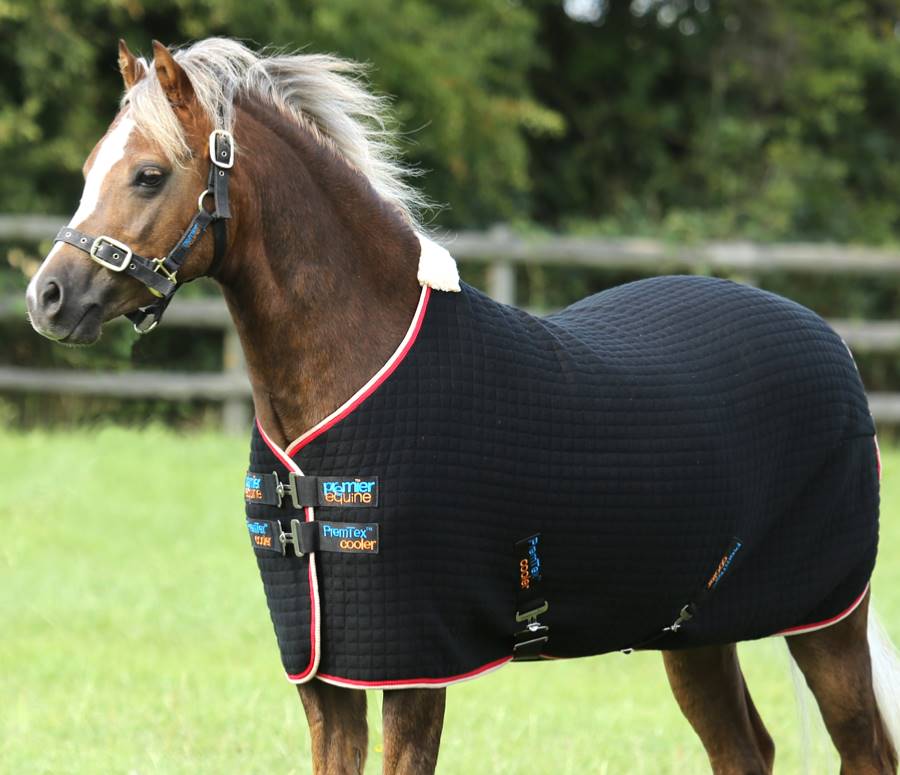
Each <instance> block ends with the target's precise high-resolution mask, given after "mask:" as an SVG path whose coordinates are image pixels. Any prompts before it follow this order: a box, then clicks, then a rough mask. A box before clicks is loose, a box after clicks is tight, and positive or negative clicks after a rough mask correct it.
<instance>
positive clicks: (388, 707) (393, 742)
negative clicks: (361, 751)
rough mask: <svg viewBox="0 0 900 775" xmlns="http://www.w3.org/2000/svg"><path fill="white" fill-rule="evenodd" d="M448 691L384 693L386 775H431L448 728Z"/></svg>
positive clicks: (396, 690) (420, 690)
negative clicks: (442, 734) (446, 717)
mask: <svg viewBox="0 0 900 775" xmlns="http://www.w3.org/2000/svg"><path fill="white" fill-rule="evenodd" d="M446 698H447V690H446V689H395V690H392V691H386V692H385V693H384V703H383V705H382V709H381V710H382V725H383V729H384V774H385V775H431V773H433V772H434V768H435V767H436V766H437V758H438V748H440V745H441V729H443V726H444V706H445V704H446Z"/></svg>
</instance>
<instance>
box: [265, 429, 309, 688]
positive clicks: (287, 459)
mask: <svg viewBox="0 0 900 775" xmlns="http://www.w3.org/2000/svg"><path fill="white" fill-rule="evenodd" d="M256 427H257V428H258V429H259V432H260V433H261V434H262V437H263V438H264V439H265V441H266V444H268V445H269V448H270V449H271V450H272V452H274V453H275V456H276V457H277V458H278V459H279V460H280V461H281V462H282V464H283V465H285V466H286V467H287V468H288V469H290V470H291V471H293V472H294V473H295V474H297V476H306V474H304V473H303V471H301V470H300V466H298V465H297V464H296V463H295V462H294V460H293V458H291V456H290V455H288V454H287V453H286V452H285V451H284V450H283V449H282V448H281V447H279V446H278V445H277V444H276V443H275V442H274V441H272V439H270V438H269V436H268V434H267V433H266V432H265V431H264V430H263V427H262V425H261V424H260V423H258V422H257V423H256ZM303 510H304V512H305V514H306V521H307V522H315V519H316V511H315V509H314V508H313V507H312V506H306V507H304V509H303ZM308 556H309V581H310V592H311V593H312V604H313V606H314V608H313V611H312V613H313V614H314V616H315V641H314V643H313V647H314V649H315V653H314V655H313V664H312V668H310V670H309V672H308V673H307V674H306V676H305V677H304V678H301V679H299V680H292V679H291V678H288V681H290V683H293V684H305V683H306V682H307V681H310V680H312V679H313V678H315V675H316V673H317V672H318V671H319V662H320V661H321V658H322V616H321V613H322V612H321V607H320V605H319V576H318V573H317V572H316V555H315V553H312V554H310V555H308Z"/></svg>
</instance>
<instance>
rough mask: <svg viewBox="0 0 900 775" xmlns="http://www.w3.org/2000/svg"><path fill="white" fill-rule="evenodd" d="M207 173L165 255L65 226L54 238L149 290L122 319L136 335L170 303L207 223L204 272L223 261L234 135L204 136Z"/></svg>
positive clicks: (218, 131)
mask: <svg viewBox="0 0 900 775" xmlns="http://www.w3.org/2000/svg"><path fill="white" fill-rule="evenodd" d="M209 160H210V165H209V176H208V177H207V182H206V189H204V191H203V192H202V193H201V194H200V197H199V199H198V200H197V214H196V215H195V216H194V217H193V218H192V219H191V222H190V223H189V224H188V226H187V228H186V229H185V230H184V233H183V234H182V235H181V236H180V237H179V238H178V241H177V242H176V243H175V245H174V246H173V247H172V249H171V250H170V251H169V252H168V254H167V255H166V256H165V258H146V257H144V256H141V255H138V254H137V253H135V252H134V251H133V250H132V249H131V248H130V247H128V245H126V244H125V243H124V242H119V241H118V240H116V239H113V238H112V237H108V236H106V235H105V234H101V235H100V236H99V237H91V236H90V235H88V234H85V233H84V232H81V231H78V230H77V229H73V228H71V227H70V226H64V227H63V228H62V229H60V230H59V232H58V233H57V235H56V238H55V239H54V242H64V243H66V244H67V245H72V246H73V247H76V248H78V249H79V250H83V251H84V252H85V253H87V254H88V255H89V256H90V257H91V260H92V261H94V262H95V263H97V264H100V266H102V267H104V268H105V269H108V270H109V271H111V272H122V273H124V274H127V275H129V276H131V277H133V278H134V279H135V280H138V281H139V282H141V283H143V284H144V285H146V286H147V288H149V290H150V293H152V294H153V295H154V296H156V297H157V299H158V300H157V301H155V302H154V303H153V304H150V305H148V306H146V307H141V308H140V309H137V310H135V311H134V312H130V313H128V314H127V315H126V317H127V318H128V319H129V320H130V321H131V322H132V324H133V325H134V330H135V331H137V332H138V333H139V334H146V333H148V332H149V331H152V330H153V329H154V328H156V326H157V325H158V324H159V321H160V320H162V316H163V313H164V312H165V311H166V308H167V307H168V306H169V302H171V301H172V297H173V296H174V295H175V291H177V290H178V288H180V287H181V286H180V285H179V284H178V279H177V276H178V272H179V270H180V269H181V267H182V266H183V265H184V262H185V260H186V259H187V256H188V253H190V251H191V249H192V248H193V247H194V245H196V244H197V242H199V240H200V238H201V237H202V236H203V234H204V232H205V231H206V230H207V229H208V228H209V227H210V226H212V232H213V240H214V249H213V250H214V252H213V260H212V264H210V267H209V271H208V272H207V274H208V275H215V273H216V272H217V271H218V269H219V267H220V266H221V264H222V259H223V258H224V256H225V250H226V247H227V242H228V231H227V228H226V225H225V221H226V220H227V219H229V218H231V208H230V207H229V203H228V177H229V172H230V170H231V168H232V167H233V166H234V138H233V137H232V135H231V132H228V131H225V130H224V129H215V130H213V132H212V133H211V134H210V136H209ZM209 196H211V197H212V199H213V209H212V211H209V210H207V209H206V198H207V197H209Z"/></svg>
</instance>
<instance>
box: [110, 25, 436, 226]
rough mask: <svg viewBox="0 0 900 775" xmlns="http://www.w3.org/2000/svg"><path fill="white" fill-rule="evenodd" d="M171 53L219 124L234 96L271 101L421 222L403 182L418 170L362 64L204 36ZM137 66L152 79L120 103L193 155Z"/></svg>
mask: <svg viewBox="0 0 900 775" xmlns="http://www.w3.org/2000/svg"><path fill="white" fill-rule="evenodd" d="M174 56H175V60H176V61H177V62H178V64H180V65H181V66H182V67H183V68H184V70H185V72H186V73H187V75H188V77H189V78H190V80H191V84H192V85H193V87H194V92H195V94H196V97H197V100H198V102H199V103H200V105H201V106H202V107H203V109H204V111H205V112H206V115H207V116H208V117H209V119H210V121H211V122H212V124H213V125H214V126H215V127H216V128H218V129H228V130H231V129H232V127H233V124H234V111H233V108H232V105H233V102H234V100H235V99H236V98H241V97H244V98H248V99H253V100H257V101H259V102H262V103H264V104H267V105H271V106H273V107H275V108H277V109H278V110H280V111H282V112H284V113H285V114H287V115H289V116H291V117H292V118H293V119H294V120H296V121H297V123H298V124H300V125H301V126H303V127H305V128H306V129H307V130H309V131H311V132H312V133H313V134H314V135H315V136H316V137H317V138H319V139H320V140H321V141H322V142H323V143H327V144H328V145H329V146H331V147H332V148H333V149H334V150H335V152H336V153H338V154H339V155H340V156H341V157H343V158H344V159H345V160H346V161H347V162H348V163H349V164H351V165H352V166H353V167H355V168H356V169H358V170H359V171H360V172H361V173H362V174H363V175H365V176H366V178H368V180H369V182H370V183H371V185H372V187H373V188H374V190H375V191H376V192H377V193H378V194H379V195H380V196H381V197H382V198H383V199H385V200H386V201H388V202H391V203H392V204H394V205H395V206H396V207H397V208H399V209H400V211H401V212H403V213H404V214H405V215H406V217H407V218H409V220H410V222H411V224H413V225H414V226H416V225H417V220H416V217H417V214H418V212H419V210H420V209H421V208H422V207H423V206H425V205H426V200H425V197H424V196H423V194H422V193H421V192H419V191H418V190H416V189H415V188H413V187H412V186H410V185H409V184H407V182H406V180H405V178H407V177H408V176H409V175H410V174H415V170H411V169H410V168H409V167H407V166H406V165H404V164H403V163H402V162H401V161H400V160H399V159H398V154H397V146H396V134H395V133H394V132H393V131H392V130H390V129H389V128H388V126H387V121H388V118H389V114H388V105H387V100H386V99H385V98H384V97H380V96H377V95H375V94H373V93H372V92H371V91H369V89H368V88H367V87H366V85H365V84H364V82H363V81H362V78H361V77H362V74H363V71H364V67H363V66H362V65H360V64H359V63H356V62H351V61H348V60H346V59H341V58H339V57H335V56H330V55H327V54H280V53H275V54H266V53H257V52H254V51H251V50H250V49H249V48H247V47H246V46H245V45H243V44H242V43H239V42H237V41H234V40H229V39H225V38H207V39H206V40H201V41H199V42H197V43H194V44H193V45H190V46H187V47H184V48H181V49H179V50H177V51H176V52H175V54H174ZM140 63H141V65H142V66H143V67H144V69H145V70H146V72H147V76H145V77H144V78H141V79H140V80H138V81H137V83H135V85H134V86H133V87H132V88H131V89H129V90H128V91H127V92H126V93H125V95H124V97H123V105H126V104H127V105H129V106H130V108H131V116H132V118H133V119H134V121H135V122H136V123H137V125H138V127H139V128H140V129H141V130H142V131H143V132H144V134H145V135H146V136H147V137H148V138H149V139H151V140H153V141H155V142H156V143H157V144H158V145H159V146H160V147H161V148H162V149H163V150H164V151H165V152H166V153H167V154H168V155H169V157H170V159H171V160H172V161H173V162H176V163H177V162H180V161H183V160H184V159H186V158H187V157H188V156H189V155H190V149H189V147H188V144H187V140H186V138H185V135H184V130H183V129H182V127H181V124H180V123H179V122H178V120H177V118H176V117H175V113H174V112H173V111H172V108H171V107H170V105H169V103H168V101H167V99H166V96H165V94H164V93H163V90H162V88H161V87H160V85H159V81H158V80H157V78H156V74H155V71H154V69H153V68H152V67H150V63H149V62H148V61H147V60H146V59H141V60H140Z"/></svg>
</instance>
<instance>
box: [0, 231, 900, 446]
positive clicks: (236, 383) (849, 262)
mask: <svg viewBox="0 0 900 775" xmlns="http://www.w3.org/2000/svg"><path fill="white" fill-rule="evenodd" d="M65 220H66V219H65V218H63V217H60V216H21V215H0V241H4V240H5V241H9V240H22V241H29V242H36V241H41V240H49V239H51V238H52V236H53V234H55V233H56V231H57V230H58V229H59V227H60V226H61V225H62V224H63V223H65ZM440 241H441V242H442V243H443V244H444V245H445V246H446V247H447V248H448V249H449V250H450V252H451V253H453V255H454V256H455V257H456V258H457V259H458V260H460V261H463V262H479V263H486V264H488V272H487V286H488V287H487V291H488V293H489V294H490V295H491V296H493V297H494V298H496V299H497V300H499V301H502V302H505V303H509V304H514V303H515V302H516V298H515V287H516V283H515V272H516V267H517V266H518V265H523V264H543V265H570V266H590V267H596V268H605V269H620V270H621V269H629V270H638V271H641V272H646V273H647V274H660V273H665V272H671V271H683V272H684V271H686V272H691V273H705V272H710V271H717V272H726V273H730V274H735V275H738V276H739V277H741V278H742V279H744V280H749V281H751V282H752V281H753V280H754V279H755V277H756V276H757V275H758V274H761V273H763V272H767V271H790V272H797V273H800V274H823V273H824V274H847V275H876V276H886V275H887V276H891V277H892V278H893V277H896V276H898V275H900V252H898V251H889V250H879V249H873V248H862V247H854V246H844V245H830V244H794V243H792V244H771V245H761V244H754V243H746V242H710V243H703V244H698V245H690V246H686V245H671V244H669V243H665V242H660V241H657V240H647V239H606V238H593V237H590V238H589V237H559V236H540V237H523V236H519V235H516V234H514V233H512V232H510V231H508V230H506V229H503V228H496V229H492V230H490V231H488V232H461V233H458V234H455V235H448V236H447V237H445V238H442V239H440ZM15 319H19V320H22V321H23V324H24V319H25V307H24V300H23V299H21V298H6V299H3V298H0V320H15ZM830 322H831V324H832V325H833V326H834V328H835V329H836V330H837V331H838V333H839V334H840V335H841V336H842V337H843V338H844V340H845V341H846V342H847V344H848V345H849V346H850V347H851V348H852V349H853V350H854V351H859V352H900V323H898V322H894V321H869V320H853V321H850V320H833V321H830ZM166 325H167V326H183V327H185V328H207V329H218V330H221V331H222V332H223V369H222V371H221V372H220V373H196V372H195V373H175V372H169V371H162V372H146V371H140V372H133V371H132V372H97V371H69V370H60V369H26V368H20V367H15V366H0V391H4V390H5V391H27V392H49V393H69V394H79V395H104V396H119V397H135V398H136V397H154V396H155V397H159V398H171V399H174V400H181V399H190V398H205V399H210V400H217V401H222V402H223V407H224V411H223V426H224V428H225V429H226V430H227V431H243V430H245V429H246V427H247V424H248V422H249V402H248V398H249V395H250V386H249V383H248V381H247V376H246V372H245V369H244V362H243V357H242V354H241V349H240V345H239V342H238V340H237V336H236V334H235V332H234V329H233V327H232V324H231V320H230V317H229V315H228V311H227V309H226V307H225V304H224V302H222V301H221V300H220V299H179V300H177V301H176V302H175V303H174V304H173V305H172V306H171V307H170V308H169V311H168V312H167V314H166ZM869 398H870V404H871V407H872V411H873V414H874V415H875V417H876V419H878V420H880V421H882V422H887V423H900V392H898V393H893V392H882V393H872V394H870V396H869Z"/></svg>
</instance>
